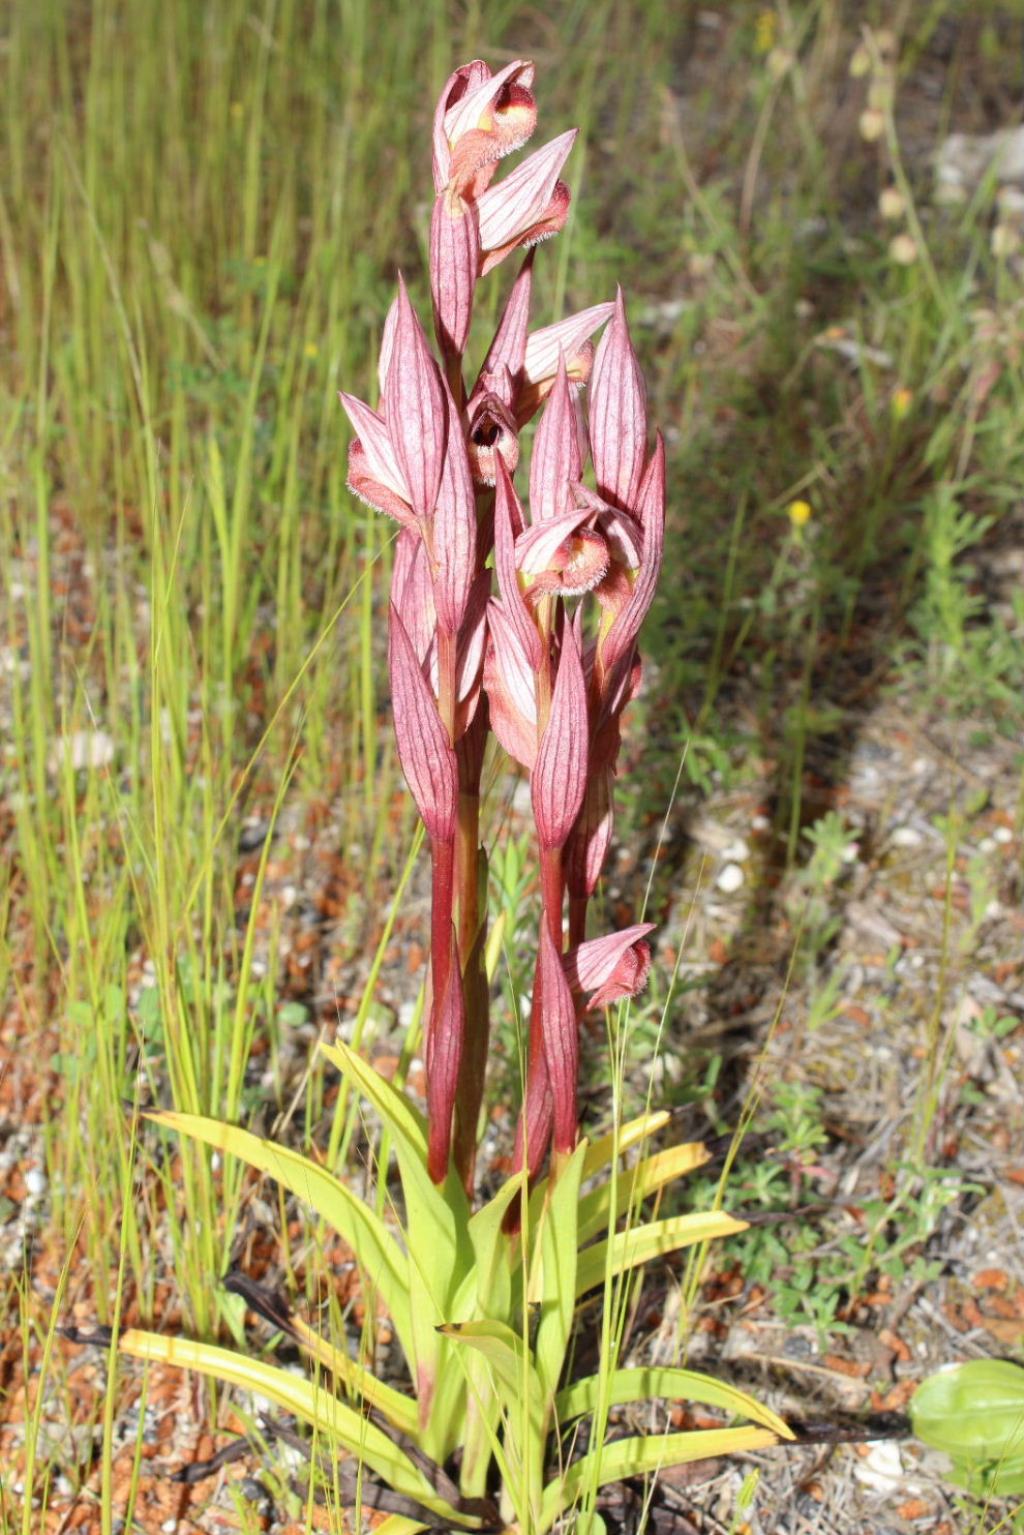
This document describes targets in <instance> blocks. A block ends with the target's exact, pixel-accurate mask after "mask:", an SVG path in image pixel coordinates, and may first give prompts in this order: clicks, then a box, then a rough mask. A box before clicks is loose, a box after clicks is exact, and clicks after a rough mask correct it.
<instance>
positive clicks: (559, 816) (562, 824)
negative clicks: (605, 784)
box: [530, 615, 588, 849]
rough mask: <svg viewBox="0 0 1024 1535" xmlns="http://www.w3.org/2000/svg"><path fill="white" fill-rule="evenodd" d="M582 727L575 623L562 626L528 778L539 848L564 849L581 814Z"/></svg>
mask: <svg viewBox="0 0 1024 1535" xmlns="http://www.w3.org/2000/svg"><path fill="white" fill-rule="evenodd" d="M578 618H579V615H577V619H578ZM587 727H588V720H587V686H586V682H585V681H584V678H583V663H582V659H581V656H580V640H579V635H578V633H577V624H576V622H573V623H568V622H567V623H566V625H565V628H564V630H563V634H562V652H561V655H560V656H559V658H558V674H557V676H556V677H555V685H554V688H553V689H552V692H551V712H550V714H549V716H548V722H547V725H546V727H545V730H544V734H543V735H542V737H541V740H540V745H539V746H538V748H537V761H536V763H535V764H534V768H533V772H532V774H531V775H530V793H531V798H532V801H533V818H534V820H535V821H536V823H537V839H538V841H539V843H540V845H541V847H542V848H545V849H551V848H556V847H564V846H565V843H566V841H567V840H568V837H569V833H570V832H571V831H572V827H573V822H574V821H575V820H576V817H577V816H578V815H579V813H580V806H581V805H582V804H583V796H584V794H585V793H586V788H587V746H588V741H587V733H588V730H587Z"/></svg>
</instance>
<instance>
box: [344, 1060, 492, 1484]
mask: <svg viewBox="0 0 1024 1535" xmlns="http://www.w3.org/2000/svg"><path fill="white" fill-rule="evenodd" d="M321 1050H322V1053H323V1054H324V1055H325V1056H326V1057H327V1059H328V1060H329V1061H331V1062H332V1063H333V1064H334V1065H335V1066H336V1067H337V1068H338V1070H339V1071H340V1072H342V1073H343V1074H344V1075H345V1076H347V1077H348V1078H349V1080H350V1081H352V1082H353V1083H354V1084H355V1085H356V1087H357V1088H358V1090H359V1091H360V1092H361V1093H362V1094H363V1096H364V1098H366V1099H368V1100H369V1102H370V1103H371V1104H372V1106H373V1108H374V1109H375V1110H376V1112H377V1113H378V1114H379V1116H380V1118H381V1120H382V1121H383V1122H384V1124H385V1125H386V1126H387V1127H388V1129H389V1130H390V1132H391V1134H392V1136H393V1138H394V1145H395V1155H396V1157H397V1159H398V1170H399V1173H400V1174H401V1178H402V1192H403V1194H404V1195H405V1225H406V1246H407V1247H408V1251H409V1283H410V1292H411V1295H412V1296H413V1298H414V1299H413V1304H412V1307H411V1312H410V1321H411V1325H412V1341H413V1347H414V1349H415V1354H414V1356H411V1357H410V1358H409V1365H410V1368H411V1369H412V1372H413V1378H414V1379H415V1381H416V1391H417V1397H418V1401H419V1430H418V1439H419V1442H420V1444H421V1445H422V1448H423V1449H424V1450H425V1451H426V1453H427V1454H428V1455H432V1456H433V1457H434V1459H435V1460H438V1461H444V1460H446V1459H447V1458H448V1456H449V1455H450V1454H451V1452H452V1450H453V1449H454V1448H455V1438H454V1437H453V1436H457V1431H458V1424H459V1422H460V1420H461V1419H462V1416H463V1408H462V1401H461V1399H462V1398H463V1396H464V1391H465V1382H464V1378H463V1374H462V1371H461V1370H445V1368H444V1357H443V1344H442V1340H441V1338H440V1337H439V1335H438V1333H437V1327H438V1325H439V1324H440V1323H441V1322H443V1321H447V1320H449V1319H450V1317H451V1314H452V1305H453V1302H454V1300H455V1296H456V1294H457V1292H458V1287H459V1284H460V1282H461V1281H462V1279H463V1278H464V1276H465V1275H466V1273H467V1272H468V1271H469V1270H470V1269H471V1268H472V1266H473V1247H472V1242H471V1240H470V1237H469V1232H468V1226H469V1200H468V1199H467V1197H466V1192H465V1190H464V1189H463V1187H462V1184H461V1182H460V1181H459V1178H458V1177H457V1175H456V1174H455V1172H454V1171H452V1170H449V1173H448V1177H447V1179H446V1180H445V1183H444V1186H443V1188H438V1187H436V1186H435V1184H434V1182H433V1180H432V1179H431V1177H430V1174H429V1172H428V1171H427V1136H426V1127H425V1124H424V1121H423V1118H422V1116H421V1115H420V1114H419V1113H418V1111H417V1110H416V1109H415V1108H414V1106H413V1105H412V1104H411V1103H410V1102H409V1100H408V1098H406V1096H405V1095H404V1093H401V1092H399V1091H398V1089H397V1088H396V1087H394V1086H393V1084H392V1083H390V1082H388V1081H386V1080H385V1078H384V1077H382V1076H381V1074H380V1072H379V1071H375V1070H374V1068H373V1067H372V1066H371V1065H370V1064H369V1062H368V1061H364V1060H363V1059H362V1057H361V1056H359V1055H357V1054H356V1053H355V1051H354V1050H350V1049H349V1048H348V1046H347V1045H344V1044H340V1043H339V1044H335V1045H322V1046H321Z"/></svg>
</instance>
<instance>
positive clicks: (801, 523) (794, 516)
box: [786, 501, 814, 528]
mask: <svg viewBox="0 0 1024 1535" xmlns="http://www.w3.org/2000/svg"><path fill="white" fill-rule="evenodd" d="M786 511H787V512H788V514H789V520H790V522H791V523H792V524H793V527H794V528H805V527H806V526H807V524H808V523H809V522H810V520H811V518H812V517H813V515H814V509H813V507H812V506H811V503H810V502H809V501H791V502H790V503H789V505H788V506H787V507H786Z"/></svg>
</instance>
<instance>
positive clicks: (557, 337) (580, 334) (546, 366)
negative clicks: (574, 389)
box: [523, 299, 615, 385]
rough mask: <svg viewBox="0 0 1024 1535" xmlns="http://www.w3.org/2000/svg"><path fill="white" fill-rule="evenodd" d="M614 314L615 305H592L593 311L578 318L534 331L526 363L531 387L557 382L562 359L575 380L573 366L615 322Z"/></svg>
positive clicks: (581, 311) (568, 317) (575, 315)
mask: <svg viewBox="0 0 1024 1535" xmlns="http://www.w3.org/2000/svg"><path fill="white" fill-rule="evenodd" d="M614 310H615V305H614V303H613V302H612V301H611V300H610V299H609V300H607V301H606V302H605V303H603V304H592V305H591V307H590V308H589V309H581V310H579V312H578V313H577V314H571V315H567V316H566V318H565V319H564V320H559V321H558V322H557V323H556V324H554V325H545V326H544V327H543V328H542V329H541V330H535V331H531V333H530V335H529V336H528V337H527V338H526V352H525V355H524V359H523V372H524V373H525V375H526V378H527V380H528V381H529V383H531V384H535V385H536V384H541V383H543V382H544V381H545V380H549V381H553V380H554V377H555V373H556V371H557V369H558V358H559V356H560V355H562V356H564V357H565V363H566V367H567V369H568V371H569V375H570V377H571V376H572V372H573V364H574V362H575V361H576V358H577V357H578V356H579V354H580V350H581V348H582V347H583V345H584V343H585V342H586V341H588V340H589V338H590V337H591V336H592V335H593V334H594V332H595V331H596V330H600V328H601V326H602V325H604V324H605V322H606V321H607V320H609V319H610V318H611V316H612V314H613V313H614Z"/></svg>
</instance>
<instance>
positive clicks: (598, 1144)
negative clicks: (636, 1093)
mask: <svg viewBox="0 0 1024 1535" xmlns="http://www.w3.org/2000/svg"><path fill="white" fill-rule="evenodd" d="M671 1118H672V1115H671V1114H670V1113H669V1111H668V1110H667V1109H658V1111H657V1112H656V1113H653V1114H641V1115H640V1117H639V1119H631V1120H630V1121H629V1123H628V1124H627V1125H622V1126H621V1127H620V1128H619V1129H618V1130H609V1132H608V1134H607V1135H601V1136H598V1138H597V1140H596V1141H591V1142H589V1143H588V1145H587V1154H586V1156H585V1157H584V1159H583V1173H582V1175H581V1179H580V1181H581V1182H582V1183H586V1181H587V1179H588V1178H594V1177H596V1175H597V1174H598V1173H600V1172H603V1171H604V1169H605V1168H606V1167H610V1166H611V1164H612V1162H613V1161H614V1160H615V1158H616V1157H617V1156H618V1157H620V1156H622V1155H623V1153H624V1152H626V1151H629V1150H631V1148H632V1147H633V1146H638V1145H639V1144H640V1142H641V1141H646V1140H649V1139H650V1137H651V1136H652V1135H657V1133H658V1131H659V1130H664V1128H665V1126H666V1125H667V1124H668V1123H669V1120H670V1119H671ZM547 1187H548V1180H547V1179H546V1178H542V1179H541V1180H540V1182H539V1183H537V1184H536V1185H535V1186H534V1195H535V1196H536V1195H537V1194H539V1195H540V1196H541V1198H542V1199H543V1197H544V1196H545V1195H546V1194H547Z"/></svg>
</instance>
